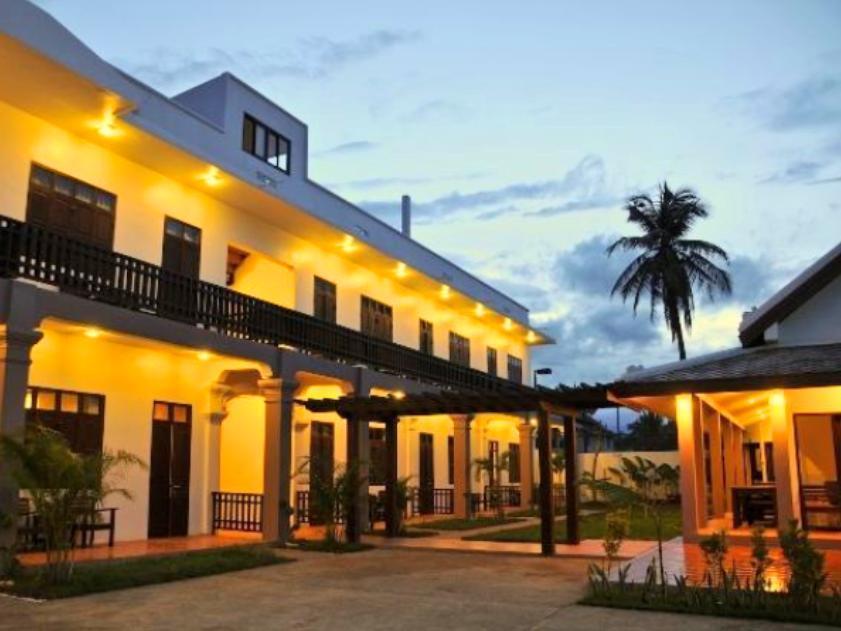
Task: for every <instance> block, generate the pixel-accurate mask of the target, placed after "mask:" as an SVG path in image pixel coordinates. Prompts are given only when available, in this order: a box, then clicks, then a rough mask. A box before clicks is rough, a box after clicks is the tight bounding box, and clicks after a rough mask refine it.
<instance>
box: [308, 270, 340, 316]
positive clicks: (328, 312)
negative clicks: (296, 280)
mask: <svg viewBox="0 0 841 631" xmlns="http://www.w3.org/2000/svg"><path fill="white" fill-rule="evenodd" d="M313 301H314V304H313V310H312V313H313V315H314V316H315V317H316V318H318V319H319V320H324V321H325V322H332V323H333V324H335V323H336V285H335V283H331V282H330V281H329V280H324V279H323V278H319V277H318V276H316V277H315V287H314V291H313Z"/></svg>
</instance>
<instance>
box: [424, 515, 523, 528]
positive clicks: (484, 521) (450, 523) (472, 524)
mask: <svg viewBox="0 0 841 631" xmlns="http://www.w3.org/2000/svg"><path fill="white" fill-rule="evenodd" d="M519 521H525V520H524V519H523V518H520V517H506V518H505V519H497V518H496V517H475V518H473V519H461V518H460V517H453V518H451V519H438V520H435V521H429V522H427V523H425V524H412V528H428V529H430V530H473V529H474V528H488V527H491V526H503V525H505V524H515V523H517V522H519Z"/></svg>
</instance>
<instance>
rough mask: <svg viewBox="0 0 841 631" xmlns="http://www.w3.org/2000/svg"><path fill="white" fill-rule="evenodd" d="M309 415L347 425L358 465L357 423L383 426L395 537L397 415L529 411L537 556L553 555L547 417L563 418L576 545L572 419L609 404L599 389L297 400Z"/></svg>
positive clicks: (352, 518)
mask: <svg viewBox="0 0 841 631" xmlns="http://www.w3.org/2000/svg"><path fill="white" fill-rule="evenodd" d="M296 403H298V404H299V405H302V406H304V407H305V408H306V409H307V410H309V411H310V412H316V413H327V412H334V413H336V414H338V415H339V416H341V417H342V418H343V419H344V420H345V421H346V422H347V428H348V429H347V454H348V456H347V457H348V463H349V464H352V463H358V462H359V460H360V453H359V445H360V441H359V431H360V430H359V426H360V423H361V422H368V421H376V422H381V423H384V424H385V428H386V431H385V451H386V480H385V503H386V507H385V519H386V535H387V536H389V537H395V536H397V535H398V532H397V528H398V524H399V521H398V510H399V509H398V506H397V494H396V488H397V425H398V423H399V421H400V418H401V417H407V416H426V415H433V414H446V415H468V417H470V416H472V415H475V414H480V413H494V412H496V413H521V414H522V413H530V414H534V415H536V417H537V448H538V464H539V466H538V471H539V490H538V497H539V505H540V538H541V553H542V554H543V555H547V556H548V555H552V554H554V552H555V539H554V525H555V516H554V506H553V505H552V504H553V497H552V462H551V458H552V455H551V432H550V416H553V415H554V416H558V417H561V418H562V419H563V427H564V436H565V438H564V451H565V459H564V460H565V471H564V480H565V492H566V522H567V542H568V543H573V544H576V543H578V542H579V529H578V493H577V488H576V487H577V478H578V476H577V472H576V445H575V418H576V416H577V414H578V413H579V411H580V410H583V409H589V408H593V407H604V406H605V405H611V404H610V402H608V401H607V396H606V391H605V389H604V388H602V387H601V386H585V387H579V388H570V389H567V390H547V389H543V388H538V389H532V388H526V387H518V388H516V389H514V388H512V390H511V391H510V392H454V391H442V392H424V393H416V394H406V395H405V396H402V397H395V396H366V397H357V396H352V395H350V396H343V397H340V398H335V399H307V400H298V401H296ZM358 510H359V501H358V498H357V501H356V502H354V505H353V507H352V509H351V514H350V515H349V516H348V520H347V526H346V528H347V536H348V540H349V541H358V540H359V536H360V532H359V527H358V520H357V519H356V513H357V512H358Z"/></svg>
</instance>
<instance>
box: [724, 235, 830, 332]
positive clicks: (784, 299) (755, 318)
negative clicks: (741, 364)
mask: <svg viewBox="0 0 841 631" xmlns="http://www.w3.org/2000/svg"><path fill="white" fill-rule="evenodd" d="M839 275H841V243H839V244H838V245H836V246H835V247H834V248H832V249H831V250H830V251H829V252H827V253H826V254H824V255H823V256H822V257H821V258H819V259H818V260H817V261H815V262H814V263H813V264H812V265H810V266H809V267H807V268H806V269H805V270H804V271H803V272H802V273H800V274H799V275H798V276H797V277H796V278H795V279H794V280H792V281H791V282H790V283H789V284H788V285H786V286H785V287H783V288H782V289H781V290H780V291H778V292H777V293H775V294H774V295H773V296H771V297H770V298H769V299H768V300H766V301H765V302H764V303H762V305H760V306H759V307H758V308H757V309H755V310H754V311H751V312H750V313H747V314H745V317H744V319H743V320H742V324H741V326H740V327H739V340H740V341H741V342H742V346H745V347H748V346H756V345H758V344H762V343H763V342H764V341H765V339H764V334H765V331H766V330H767V329H768V327H770V326H772V325H773V324H775V323H777V322H780V321H781V320H784V319H785V318H786V317H788V316H789V315H791V314H792V312H794V311H795V310H797V309H798V308H799V307H800V306H802V305H803V304H804V303H805V302H806V301H807V300H809V299H810V298H811V297H812V296H814V295H815V294H816V293H818V292H819V291H820V290H821V289H823V288H824V287H826V286H827V285H828V284H829V283H830V282H832V281H833V280H834V279H835V278H836V277H838V276H839Z"/></svg>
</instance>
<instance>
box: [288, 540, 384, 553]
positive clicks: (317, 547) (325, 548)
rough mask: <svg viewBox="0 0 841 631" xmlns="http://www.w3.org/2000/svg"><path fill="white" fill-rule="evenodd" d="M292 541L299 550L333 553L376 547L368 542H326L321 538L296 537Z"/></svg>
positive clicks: (360, 550)
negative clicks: (296, 538)
mask: <svg viewBox="0 0 841 631" xmlns="http://www.w3.org/2000/svg"><path fill="white" fill-rule="evenodd" d="M293 543H295V544H296V545H297V546H298V549H299V550H306V551H307V552H331V553H333V554H349V553H351V552H365V551H366V550H373V549H374V548H375V547H376V546H373V545H371V544H370V543H346V542H344V541H334V542H332V543H327V542H326V541H324V540H323V539H313V540H309V539H298V540H296V541H294V542H293Z"/></svg>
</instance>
